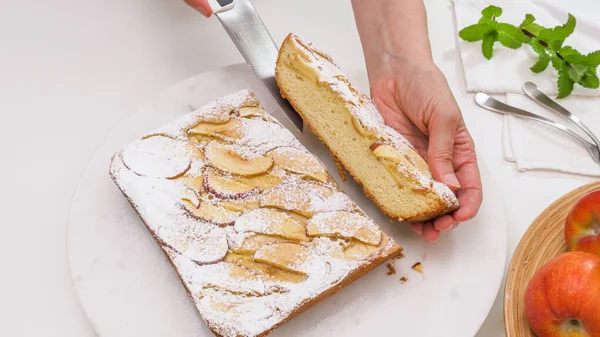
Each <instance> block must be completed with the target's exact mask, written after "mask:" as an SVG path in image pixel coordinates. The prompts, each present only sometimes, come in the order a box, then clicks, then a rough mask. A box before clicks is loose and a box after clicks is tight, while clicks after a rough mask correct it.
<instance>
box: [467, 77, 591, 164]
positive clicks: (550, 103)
mask: <svg viewBox="0 0 600 337" xmlns="http://www.w3.org/2000/svg"><path fill="white" fill-rule="evenodd" d="M523 92H524V93H525V95H527V97H529V98H531V99H532V100H533V101H535V102H536V103H538V104H539V105H541V106H543V107H545V108H547V109H548V110H550V111H552V112H554V113H556V114H558V115H561V116H563V117H566V118H568V119H569V120H570V121H571V122H572V123H573V124H575V125H577V127H579V128H580V129H581V130H582V131H583V132H584V133H585V134H586V135H587V136H588V137H589V138H590V139H591V140H592V142H593V143H592V142H590V141H588V140H587V139H585V138H583V137H582V136H580V135H579V134H577V133H576V132H574V131H573V130H571V129H569V128H568V127H566V126H564V125H563V124H560V123H558V122H555V121H553V120H551V119H548V118H545V117H542V116H540V115H536V114H534V113H532V112H529V111H525V110H522V109H519V108H516V107H514V106H511V105H508V104H505V103H502V102H500V101H498V100H496V99H494V98H492V97H490V96H488V95H486V94H484V93H482V92H480V93H477V94H476V95H475V102H476V103H477V104H478V105H479V106H481V107H482V108H485V109H488V110H490V111H493V112H497V113H500V114H504V115H511V116H515V117H519V118H525V119H529V120H534V121H536V122H540V123H543V124H546V125H548V126H551V127H553V128H555V129H558V130H560V131H562V132H564V133H566V134H568V135H569V136H571V137H573V139H575V140H576V141H577V142H578V143H580V144H581V145H583V147H585V149H586V150H587V151H588V152H589V153H590V155H591V156H592V159H594V161H595V162H596V163H598V164H600V140H598V138H597V137H596V135H594V133H593V132H592V130H590V129H589V128H588V127H587V126H586V125H585V124H583V122H582V121H581V120H580V119H579V118H577V116H575V115H573V114H572V113H571V112H569V111H568V110H567V109H565V108H564V107H562V106H561V105H560V104H558V103H556V102H555V101H554V100H552V99H551V98H550V97H548V96H547V95H546V94H544V93H543V92H542V91H541V90H540V89H539V88H538V86H537V85H536V84H535V83H533V82H525V84H523Z"/></svg>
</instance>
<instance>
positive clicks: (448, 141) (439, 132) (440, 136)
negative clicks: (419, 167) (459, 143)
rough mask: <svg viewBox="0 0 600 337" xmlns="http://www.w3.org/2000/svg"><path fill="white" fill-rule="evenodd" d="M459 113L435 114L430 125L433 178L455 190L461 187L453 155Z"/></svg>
mask: <svg viewBox="0 0 600 337" xmlns="http://www.w3.org/2000/svg"><path fill="white" fill-rule="evenodd" d="M456 116H457V114H453V113H443V114H433V116H432V119H431V121H430V123H429V125H428V128H429V130H428V131H429V149H428V150H427V159H428V161H429V169H430V170H431V174H432V175H433V178H434V179H435V180H437V181H441V182H442V183H444V184H446V185H448V187H450V189H451V190H453V191H455V190H458V189H459V188H460V183H459V182H458V178H457V177H456V174H455V173H454V166H453V165H452V155H453V152H454V136H455V134H456V129H457V126H458V117H456Z"/></svg>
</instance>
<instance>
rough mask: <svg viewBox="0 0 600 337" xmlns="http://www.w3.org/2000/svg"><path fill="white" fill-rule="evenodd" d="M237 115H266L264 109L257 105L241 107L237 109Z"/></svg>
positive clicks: (244, 116)
mask: <svg viewBox="0 0 600 337" xmlns="http://www.w3.org/2000/svg"><path fill="white" fill-rule="evenodd" d="M237 113H238V115H239V116H240V117H243V118H252V117H264V116H267V113H266V112H265V110H263V109H262V108H260V107H257V106H245V107H241V108H239V109H238V111H237Z"/></svg>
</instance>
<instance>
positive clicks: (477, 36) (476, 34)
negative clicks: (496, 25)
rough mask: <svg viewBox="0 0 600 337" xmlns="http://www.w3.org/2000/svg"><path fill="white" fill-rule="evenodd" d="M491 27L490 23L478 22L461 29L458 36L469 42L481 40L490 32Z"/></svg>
mask: <svg viewBox="0 0 600 337" xmlns="http://www.w3.org/2000/svg"><path fill="white" fill-rule="evenodd" d="M490 29H491V27H490V25H489V24H488V23H476V24H474V25H470V26H468V27H465V28H463V29H461V31H460V32H458V36H459V37H460V38H461V39H463V40H465V41H469V42H475V41H480V40H483V36H484V35H485V34H486V33H487V32H489V31H490Z"/></svg>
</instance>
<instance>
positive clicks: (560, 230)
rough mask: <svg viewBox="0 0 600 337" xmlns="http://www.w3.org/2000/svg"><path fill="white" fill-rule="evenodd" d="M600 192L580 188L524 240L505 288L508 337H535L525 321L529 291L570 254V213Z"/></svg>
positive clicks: (556, 205) (549, 210) (553, 207)
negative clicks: (545, 269)
mask: <svg viewBox="0 0 600 337" xmlns="http://www.w3.org/2000/svg"><path fill="white" fill-rule="evenodd" d="M599 189H600V182H595V183H592V184H589V185H585V186H582V187H579V188H577V189H575V190H573V191H571V192H569V193H567V194H566V195H564V196H563V197H561V198H560V199H558V200H556V201H555V202H554V203H553V204H552V205H550V206H548V208H546V209H545V210H544V211H543V212H542V214H540V215H539V216H538V217H537V218H536V219H535V220H534V221H533V223H532V224H531V225H530V226H529V229H527V231H526V232H525V235H523V237H522V238H521V241H520V242H519V245H518V246H517V249H516V250H515V254H514V255H513V258H512V261H511V262H510V267H509V269H508V276H507V278H506V286H505V288H504V327H505V329H506V336H507V337H534V336H535V335H534V334H533V332H532V331H531V329H529V324H528V323H527V318H525V303H524V302H525V289H527V284H528V283H529V280H530V279H531V277H532V276H533V274H535V272H536V271H537V270H538V269H540V268H541V267H542V266H543V265H544V264H546V262H548V261H550V260H552V259H553V258H554V257H556V256H557V255H559V254H561V253H564V252H566V251H567V246H566V244H565V235H564V225H565V220H566V219H567V215H568V214H569V211H570V210H571V208H572V207H573V205H574V204H575V202H577V200H579V198H581V197H582V196H584V195H585V194H587V193H589V192H591V191H594V190H599Z"/></svg>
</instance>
